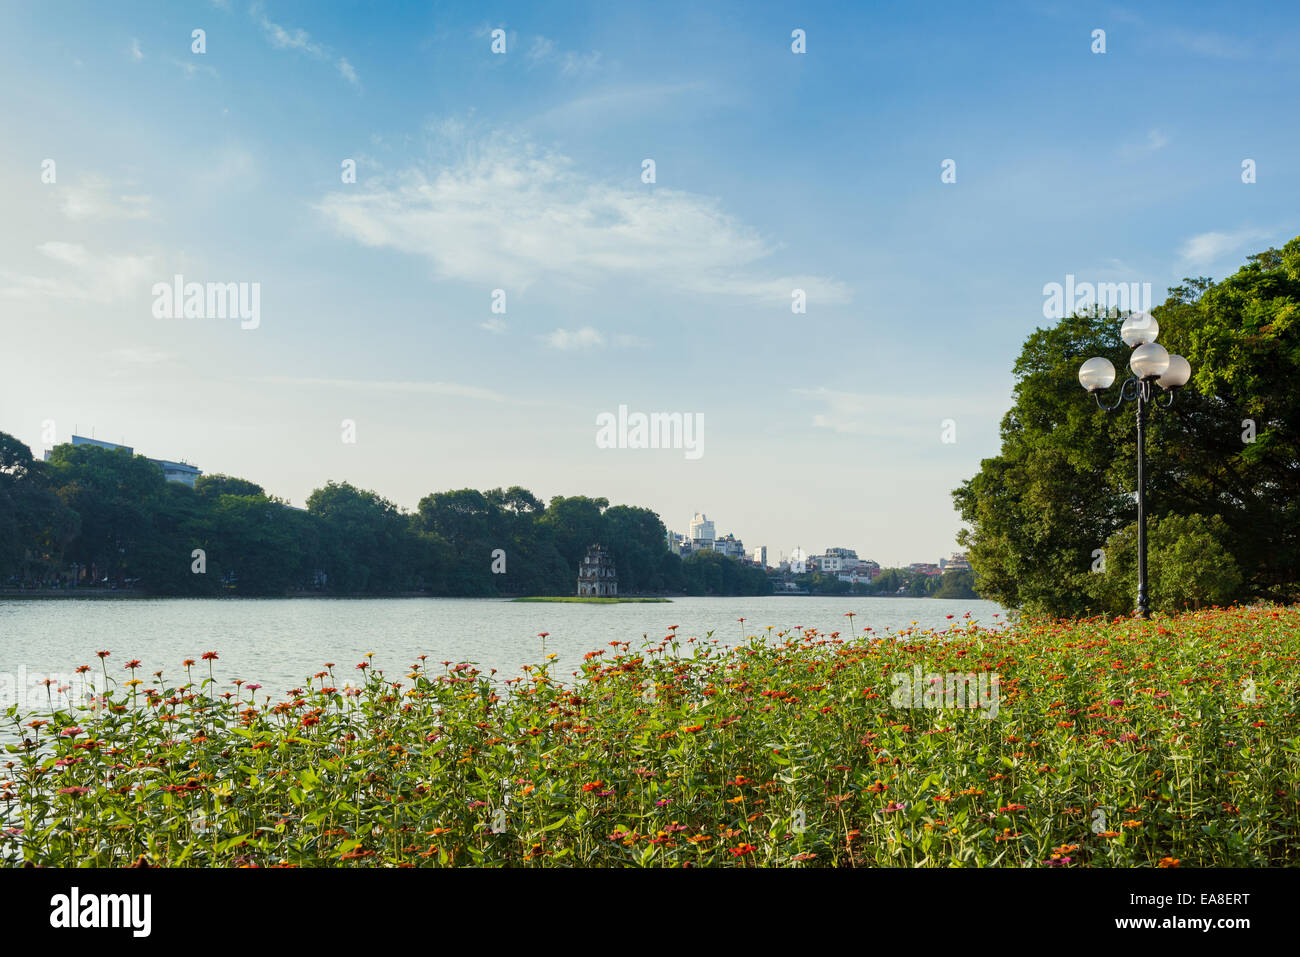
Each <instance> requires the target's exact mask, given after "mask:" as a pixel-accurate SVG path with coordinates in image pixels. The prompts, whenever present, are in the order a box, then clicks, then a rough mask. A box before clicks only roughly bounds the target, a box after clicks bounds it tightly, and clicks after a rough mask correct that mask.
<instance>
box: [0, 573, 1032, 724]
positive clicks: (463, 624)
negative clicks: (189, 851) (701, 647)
mask: <svg viewBox="0 0 1300 957" xmlns="http://www.w3.org/2000/svg"><path fill="white" fill-rule="evenodd" d="M850 611H851V612H854V613H855V614H856V616H857V617H856V618H855V619H854V622H855V625H856V630H857V631H858V632H859V633H861V632H862V630H863V629H864V628H867V627H870V628H873V629H874V630H875V631H877V632H884V631H888V630H895V631H896V630H899V629H902V628H906V627H907V626H908V625H909V624H911V623H912V622H914V621H915V622H917V623H919V625H920V626H922V627H935V628H944V627H947V626H948V625H949V624H951V623H952V622H951V621H950V620H949V619H948V616H949V615H951V616H953V620H954V621H955V620H958V619H960V618H962V616H963V615H965V614H966V613H968V612H969V613H970V617H971V618H972V619H975V620H977V621H979V622H980V623H981V624H984V625H990V626H993V625H997V624H998V623H1000V622H1002V621H1003V620H1004V617H1005V614H1006V612H1005V611H1004V609H1002V608H1001V607H1000V606H999V605H997V604H996V603H994V602H989V601H964V600H962V601H948V600H940V599H934V598H819V597H809V596H771V597H764V598H678V599H674V600H673V601H672V602H671V603H664V604H639V603H638V604H631V603H629V604H617V605H588V604H559V603H555V604H552V603H542V602H510V601H503V600H500V599H474V598H428V599H424V598H399V599H369V600H348V599H326V598H295V599H223V600H213V599H183V598H177V599H171V598H161V599H131V600H106V599H59V600H8V601H5V600H0V680H5V676H8V677H7V681H8V682H10V683H11V685H12V684H21V683H22V682H23V679H24V676H25V677H26V679H27V680H28V681H30V680H31V679H32V676H40V675H44V674H53V675H68V674H71V673H73V672H74V671H75V669H76V667H77V666H78V665H83V664H85V665H92V666H94V671H95V672H98V671H99V661H98V659H97V658H96V657H95V653H96V652H97V651H100V650H105V651H110V652H112V655H111V657H110V658H109V659H108V662H109V674H110V675H113V676H116V675H115V673H117V672H121V671H122V668H123V666H124V665H125V663H126V662H127V661H128V660H130V659H132V658H138V659H140V661H141V670H140V672H139V674H140V675H141V677H144V678H146V679H149V678H150V676H151V675H152V673H153V672H154V671H157V670H159V669H162V670H163V671H164V672H165V680H173V679H181V678H182V677H183V670H182V668H181V662H182V661H183V660H184V659H185V658H198V657H199V656H200V655H201V654H202V653H203V652H205V651H216V652H217V653H218V654H219V655H220V656H221V657H220V661H219V662H218V663H217V669H216V675H217V678H218V681H219V682H222V683H223V684H224V683H226V682H228V681H230V680H232V679H235V678H242V679H244V680H245V681H256V682H259V683H260V684H261V685H262V686H263V688H264V690H263V691H262V692H261V694H267V693H272V694H275V695H276V696H278V695H279V694H281V693H283V692H285V691H287V690H288V689H290V688H294V687H298V686H300V685H302V684H303V683H304V681H305V679H306V677H307V676H308V675H311V674H314V673H316V672H317V671H320V670H321V669H322V667H323V665H324V663H325V662H327V661H332V662H335V663H336V665H338V667H337V668H336V669H335V673H336V675H338V676H339V677H340V679H344V680H350V679H351V678H352V677H353V675H354V670H353V669H354V666H355V665H356V664H357V662H359V661H361V660H362V659H363V656H364V655H365V654H366V652H370V651H373V652H374V653H375V657H374V659H373V660H374V665H375V667H377V668H382V669H383V670H384V671H386V672H388V673H389V674H390V675H392V676H393V677H394V679H397V678H398V677H400V676H401V675H403V674H405V672H406V669H407V668H408V667H409V666H410V665H411V663H413V662H414V661H416V660H417V656H418V655H422V654H423V655H428V656H429V657H428V664H429V665H430V666H434V664H435V662H437V663H440V662H442V661H444V660H451V661H455V662H460V661H473V662H476V663H478V665H479V666H480V667H482V668H483V669H484V670H486V669H488V668H496V669H497V672H498V675H497V677H498V678H505V677H513V676H515V675H518V674H519V669H520V668H521V667H522V666H523V665H525V664H536V663H539V662H540V661H541V660H542V641H541V639H540V638H538V637H537V633H538V632H541V631H545V632H549V633H550V634H549V636H548V637H547V639H546V651H547V653H555V654H557V655H558V657H557V659H556V661H555V665H556V666H558V667H554V668H553V672H552V673H554V674H559V675H565V676H567V675H568V674H569V673H570V672H572V671H574V670H576V669H577V668H578V666H579V664H580V663H581V661H582V656H583V654H585V653H586V652H588V651H593V650H596V649H599V648H604V647H606V646H607V644H608V643H609V642H610V641H630V642H632V646H633V647H634V648H636V647H637V646H639V645H640V643H641V641H642V636H645V637H647V638H649V639H651V640H655V641H657V640H658V639H660V638H662V637H663V636H665V635H667V634H668V626H669V625H677V626H678V629H677V634H678V635H679V636H680V637H681V638H682V639H686V638H689V637H697V638H700V639H703V638H704V637H705V635H706V634H707V633H708V632H709V631H712V632H713V637H714V638H715V639H718V640H719V644H720V645H736V644H739V643H740V641H741V638H742V632H741V629H742V625H741V624H740V623H739V622H737V619H738V618H744V619H745V623H744V625H743V628H744V635H745V636H749V635H760V636H761V635H766V634H768V632H767V630H766V626H768V625H772V626H774V628H773V633H775V632H776V631H781V630H785V629H788V628H793V627H795V626H796V625H798V626H803V627H806V628H816V629H818V630H820V631H822V632H831V631H839V632H841V633H842V634H845V635H847V634H848V633H849V628H848V623H849V622H848V619H846V618H845V617H844V615H845V612H850ZM433 670H437V671H440V670H441V666H440V664H439V665H437V666H435V667H434V669H433ZM206 672H207V669H206V667H204V668H202V669H196V671H195V673H196V675H197V674H199V673H202V674H204V675H206ZM5 691H9V693H8V694H5V693H4V692H5ZM0 697H4V698H5V699H6V700H4V701H3V705H8V704H12V703H13V699H12V687H10V688H4V689H0ZM42 704H43V702H42Z"/></svg>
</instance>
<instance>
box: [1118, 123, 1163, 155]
mask: <svg viewBox="0 0 1300 957" xmlns="http://www.w3.org/2000/svg"><path fill="white" fill-rule="evenodd" d="M1168 145H1169V137H1168V136H1167V135H1166V134H1165V133H1164V132H1163V131H1162V130H1157V129H1151V130H1147V135H1146V138H1145V139H1143V140H1141V141H1140V142H1136V143H1128V144H1126V145H1124V146H1121V147H1120V154H1121V155H1122V156H1124V157H1126V158H1128V159H1136V158H1138V157H1141V156H1150V155H1151V154H1152V153H1158V152H1159V151H1160V150H1162V149H1164V148H1165V147H1166V146H1168Z"/></svg>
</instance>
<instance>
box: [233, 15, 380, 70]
mask: <svg viewBox="0 0 1300 957" xmlns="http://www.w3.org/2000/svg"><path fill="white" fill-rule="evenodd" d="M248 13H249V16H251V17H252V18H253V20H254V21H255V22H256V23H257V24H258V25H259V26H261V28H262V32H263V33H264V34H265V35H266V39H267V40H268V41H269V42H270V44H271V46H273V47H275V49H277V50H295V51H297V52H299V53H305V54H307V55H308V56H310V57H312V58H313V59H316V60H321V61H323V62H325V63H332V64H334V68H335V69H336V70H338V71H339V75H340V76H341V77H343V79H345V80H347V81H348V82H349V83H351V84H352V85H353V86H356V87H359V86H360V85H361V79H360V77H358V76H357V71H356V70H355V69H353V67H352V64H351V63H349V62H348V60H347V58H346V57H341V56H335V55H334V52H333V51H332V50H331V49H330V48H329V47H327V46H325V45H324V44H322V43H318V42H316V41H315V40H313V39H312V38H311V34H310V33H308V32H307V31H306V30H302V29H298V28H288V27H283V26H281V25H280V24H278V23H272V22H271V20H270V19H269V18H268V17H267V15H266V11H265V10H264V9H263V8H262V5H261V4H260V3H255V4H253V5H252V6H251V7H250V8H249V11H248Z"/></svg>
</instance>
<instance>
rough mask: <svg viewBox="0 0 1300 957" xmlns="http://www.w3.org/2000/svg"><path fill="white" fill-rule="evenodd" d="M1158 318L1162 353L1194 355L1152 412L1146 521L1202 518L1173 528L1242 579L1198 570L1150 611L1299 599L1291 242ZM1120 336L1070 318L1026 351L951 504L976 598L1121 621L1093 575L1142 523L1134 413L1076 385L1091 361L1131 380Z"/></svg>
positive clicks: (1114, 326) (1298, 424)
mask: <svg viewBox="0 0 1300 957" xmlns="http://www.w3.org/2000/svg"><path fill="white" fill-rule="evenodd" d="M1153 313H1154V315H1155V317H1156V319H1157V321H1158V322H1159V325H1160V335H1159V341H1160V343H1161V344H1162V345H1164V346H1165V348H1167V349H1168V350H1169V351H1170V352H1171V353H1176V354H1179V355H1183V356H1185V357H1186V358H1187V359H1188V361H1189V362H1190V363H1191V365H1192V375H1193V378H1192V381H1191V382H1190V383H1189V384H1188V386H1187V387H1186V388H1185V389H1182V390H1180V391H1179V393H1178V394H1177V395H1176V396H1175V399H1174V403H1173V405H1172V407H1170V408H1167V409H1166V408H1157V407H1153V408H1151V409H1150V414H1149V415H1148V420H1147V421H1148V435H1147V462H1148V468H1147V472H1148V475H1147V505H1148V512H1149V514H1150V515H1151V516H1152V517H1153V522H1154V523H1157V524H1158V523H1159V522H1160V520H1162V519H1164V518H1166V517H1167V516H1180V517H1183V518H1187V519H1190V518H1191V517H1193V516H1199V517H1200V521H1199V522H1195V523H1193V524H1192V525H1181V526H1180V525H1177V524H1174V525H1169V526H1167V527H1168V528H1169V529H1170V530H1173V529H1177V528H1181V529H1182V530H1183V531H1186V532H1188V533H1189V534H1190V533H1191V532H1192V531H1193V530H1194V531H1195V533H1196V538H1197V540H1199V541H1201V542H1202V544H1203V545H1204V547H1207V548H1208V547H1210V546H1209V544H1207V543H1209V542H1213V543H1215V546H1216V547H1218V546H1221V547H1222V549H1223V550H1224V552H1225V554H1226V558H1227V561H1229V562H1230V563H1231V565H1232V566H1235V568H1236V569H1237V570H1238V571H1239V572H1240V577H1239V580H1238V581H1237V582H1236V584H1234V585H1233V586H1232V587H1231V588H1230V589H1229V588H1225V579H1224V576H1222V575H1220V574H1219V573H1218V572H1217V571H1212V570H1211V569H1210V568H1209V566H1208V565H1205V563H1202V564H1201V566H1199V567H1201V568H1202V570H1201V572H1199V573H1198V574H1199V576H1200V577H1199V578H1194V579H1192V580H1186V579H1184V580H1183V581H1182V583H1181V584H1178V585H1177V586H1176V589H1177V591H1176V597H1171V596H1172V595H1174V592H1171V593H1170V594H1169V595H1162V594H1153V596H1152V598H1153V600H1154V601H1155V603H1156V604H1157V606H1165V605H1167V603H1168V602H1169V601H1182V602H1184V603H1187V602H1189V601H1190V602H1194V601H1195V600H1197V597H1198V595H1199V597H1200V598H1201V599H1202V600H1209V599H1210V597H1211V595H1213V596H1214V598H1213V600H1218V601H1227V600H1239V599H1253V598H1261V599H1275V600H1281V601H1287V600H1295V599H1296V598H1297V597H1300V584H1298V583H1300V390H1297V389H1296V388H1295V386H1294V383H1295V382H1297V381H1300V378H1298V377H1300V325H1298V324H1297V320H1298V319H1300V237H1298V238H1296V239H1293V240H1292V241H1291V242H1289V243H1287V244H1286V245H1285V246H1284V247H1283V248H1282V249H1281V250H1277V249H1269V250H1267V251H1266V252H1263V253H1259V254H1257V255H1254V256H1251V257H1250V259H1249V262H1248V263H1247V264H1246V265H1245V266H1243V267H1242V268H1241V269H1240V270H1239V271H1238V272H1237V273H1235V274H1234V275H1232V276H1230V277H1228V278H1227V279H1224V280H1222V281H1221V282H1217V283H1216V282H1213V281H1212V280H1210V279H1207V278H1198V279H1187V280H1185V281H1184V283H1183V284H1182V285H1180V286H1177V287H1175V288H1173V289H1171V290H1170V291H1169V297H1168V299H1167V300H1166V301H1165V303H1163V304H1162V305H1161V306H1159V307H1157V308H1156V309H1155V310H1153ZM1119 325H1120V323H1119V321H1118V320H1117V319H1116V318H1114V317H1113V316H1112V317H1107V316H1104V315H1072V316H1069V317H1067V318H1065V319H1063V320H1061V321H1060V322H1058V323H1057V324H1056V325H1055V326H1053V327H1051V328H1047V329H1038V330H1036V331H1035V332H1034V333H1033V334H1031V335H1030V336H1029V338H1028V339H1027V340H1026V342H1025V345H1024V348H1023V350H1022V351H1021V354H1020V357H1019V359H1018V360H1017V361H1016V364H1015V367H1014V372H1015V375H1016V386H1015V389H1014V404H1013V406H1012V408H1011V410H1010V411H1009V412H1007V414H1006V416H1005V417H1004V418H1003V420H1002V428H1001V438H1002V449H1001V452H1000V454H999V455H997V456H995V457H993V458H989V459H985V460H984V461H983V462H982V463H981V464H980V470H979V472H978V473H977V474H976V475H974V476H973V477H972V478H970V479H969V480H967V481H966V482H965V483H963V484H962V486H961V487H960V488H958V489H957V490H955V491H954V493H953V496H954V500H955V502H956V505H957V508H958V510H959V511H960V513H961V516H962V518H963V519H964V520H965V521H966V522H967V523H968V525H969V528H968V529H965V530H964V531H963V532H962V534H961V537H960V538H959V541H961V542H962V544H964V545H965V546H966V547H967V549H968V554H969V557H970V561H971V564H972V566H973V567H974V569H975V573H976V575H977V576H978V578H979V581H980V593H981V594H982V595H983V596H984V597H987V598H992V599H994V600H996V601H1000V602H1002V603H1003V604H1005V605H1008V606H1012V607H1021V608H1024V609H1026V610H1028V611H1033V612H1042V613H1048V614H1054V615H1081V614H1087V613H1089V612H1093V611H1099V610H1114V602H1113V601H1112V600H1110V599H1108V598H1105V597H1103V596H1105V595H1108V594H1109V592H1107V591H1106V589H1105V588H1100V587H1099V586H1098V584H1097V582H1095V581H1094V580H1093V576H1094V575H1097V574H1099V572H1097V571H1094V566H1096V564H1097V558H1098V555H1099V554H1106V548H1107V543H1108V542H1111V540H1112V537H1113V536H1115V535H1116V534H1117V533H1118V532H1120V531H1121V530H1123V529H1125V528H1126V527H1127V526H1130V525H1133V523H1134V522H1135V521H1136V503H1135V500H1134V496H1133V492H1134V488H1135V485H1136V464H1135V463H1136V434H1135V428H1134V420H1133V413H1132V404H1131V403H1126V404H1124V405H1123V406H1122V407H1121V410H1120V411H1118V412H1116V413H1112V414H1109V415H1107V414H1104V413H1102V412H1101V411H1099V410H1098V409H1097V407H1096V404H1095V403H1094V402H1093V401H1092V399H1091V398H1090V397H1088V396H1087V395H1086V394H1085V393H1084V392H1083V391H1082V389H1080V387H1079V384H1078V378H1077V373H1078V367H1079V364H1080V363H1081V362H1082V361H1083V360H1084V359H1086V358H1088V357H1089V356H1093V355H1099V356H1105V357H1106V358H1108V359H1110V360H1111V362H1113V363H1114V365H1115V367H1116V369H1117V370H1126V367H1127V363H1128V357H1129V352H1130V350H1129V349H1128V347H1127V346H1125V345H1124V344H1123V342H1122V341H1120V339H1119V336H1118V332H1119ZM1125 374H1126V372H1125V371H1120V372H1119V378H1121V379H1122V378H1123V377H1124V375H1125ZM1115 388H1116V387H1114V386H1113V387H1112V390H1111V391H1112V396H1113V394H1114V389H1115ZM1156 391H1157V392H1159V390H1158V389H1157V390H1156ZM1125 412H1127V414H1123V413H1125ZM1122 542H1123V540H1122V539H1121V540H1120V544H1122ZM1108 557H1109V556H1108ZM1152 560H1153V562H1154V560H1155V556H1152ZM1166 560H1168V558H1167V556H1166ZM1121 567H1123V565H1122V562H1121ZM1193 567H1198V566H1193ZM1184 572H1186V568H1184ZM1116 574H1118V573H1116ZM1233 577H1234V576H1233V575H1232V574H1231V572H1230V573H1229V574H1228V575H1227V580H1228V581H1231V580H1232V579H1233ZM1111 580H1112V582H1113V581H1115V578H1114V577H1113V576H1112V579H1111ZM1173 581H1174V579H1173V578H1168V579H1165V578H1162V579H1160V584H1159V586H1158V587H1159V588H1161V589H1166V588H1169V589H1174V588H1175V586H1174V584H1173ZM1153 587H1155V586H1154V583H1153Z"/></svg>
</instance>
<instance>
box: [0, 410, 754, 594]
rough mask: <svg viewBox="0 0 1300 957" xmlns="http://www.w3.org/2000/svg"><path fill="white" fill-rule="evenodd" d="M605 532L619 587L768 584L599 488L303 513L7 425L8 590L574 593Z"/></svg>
mask: <svg viewBox="0 0 1300 957" xmlns="http://www.w3.org/2000/svg"><path fill="white" fill-rule="evenodd" d="M597 543H599V544H603V545H605V546H606V547H607V548H608V549H609V550H610V553H611V554H612V556H613V558H614V561H615V563H616V565H617V569H618V574H619V591H620V593H622V594H637V593H646V592H649V593H661V594H682V593H684V592H685V591H687V590H688V588H689V589H692V590H693V591H694V593H698V594H746V595H750V594H765V593H766V591H767V589H768V585H767V577H766V575H764V574H763V573H762V572H761V571H759V570H758V569H754V568H751V567H749V566H743V565H741V564H740V563H737V562H732V561H730V560H726V561H725V562H724V563H721V564H719V563H718V562H716V561H715V560H714V559H713V558H711V559H707V560H705V561H704V563H703V564H699V565H695V566H692V567H691V571H690V574H689V575H688V574H687V571H686V570H685V569H684V568H683V564H682V560H681V559H680V558H679V557H678V556H676V555H674V554H672V552H671V551H669V549H668V545H667V530H666V529H665V528H664V524H663V522H662V521H660V519H659V516H658V515H656V514H655V513H654V512H653V511H651V510H650V509H646V508H638V507H635V506H628V505H616V506H614V507H613V508H610V507H609V502H608V500H607V499H604V498H588V497H585V496H572V497H565V496H556V497H555V498H553V499H551V502H550V505H549V506H548V505H547V504H545V503H544V502H543V501H542V500H541V499H539V498H538V497H537V496H535V495H533V494H532V493H531V492H530V491H528V490H527V489H525V488H521V487H519V486H517V485H516V486H512V487H510V488H508V489H501V488H495V489H489V490H488V491H486V492H480V491H477V490H476V489H458V490H454V491H446V492H436V493H433V494H430V495H426V496H425V497H424V498H422V499H421V500H420V503H419V506H418V508H417V510H416V511H415V513H414V514H411V513H407V512H405V511H403V510H402V509H401V508H399V507H398V506H397V505H395V504H394V503H393V502H390V501H388V500H387V499H385V498H383V497H381V496H380V495H378V494H376V493H375V492H372V491H367V490H364V489H359V488H356V487H355V486H353V485H351V484H349V483H347V482H328V483H326V485H325V486H324V487H323V488H319V489H317V490H316V491H314V492H313V493H312V494H311V496H310V497H309V498H308V500H307V508H306V509H305V510H304V509H297V508H293V507H291V506H289V505H288V504H287V503H285V502H283V501H281V500H279V499H276V498H273V497H270V496H268V495H267V494H266V492H265V490H264V489H263V488H262V486H260V485H257V484H256V483H254V482H250V481H248V480H247V479H242V478H237V477H234V476H229V475H204V476H200V477H199V479H198V480H197V481H196V482H195V486H194V488H192V489H191V488H188V487H186V486H184V485H181V484H178V483H173V482H167V481H165V480H164V479H163V477H162V474H161V472H160V471H159V469H158V468H157V466H155V465H154V464H153V463H151V462H150V461H149V460H148V459H146V458H144V457H143V456H139V455H131V454H130V453H129V452H127V451H126V450H124V449H117V450H109V449H104V448H100V447H98V446H89V445H87V446H76V447H73V446H70V445H61V446H59V447H57V448H56V449H55V450H54V451H53V453H52V454H51V457H50V461H49V462H48V463H46V462H40V461H36V460H35V459H34V458H33V457H32V454H31V450H30V449H28V447H27V446H26V445H24V444H23V443H21V442H19V441H18V440H17V439H15V438H13V437H12V436H9V435H6V434H4V433H0V586H4V585H10V584H18V583H22V582H27V583H37V582H39V583H40V584H41V586H42V587H48V586H50V585H52V584H54V583H57V582H60V581H64V582H67V581H71V579H72V578H73V577H74V574H73V573H74V570H75V571H77V572H78V573H77V575H76V578H77V579H78V582H79V584H81V585H86V584H92V583H111V584H114V585H121V584H128V583H130V584H136V583H138V585H139V587H141V588H143V589H145V590H147V591H148V592H150V593H152V594H160V595H187V596H188V595H192V596H204V595H283V594H286V593H289V592H303V591H306V592H319V593H323V594H336V595H390V594H429V595H458V596H485V597H487V596H497V595H556V596H560V595H572V594H573V591H574V587H575V581H576V576H577V570H578V564H579V562H580V561H581V560H582V558H583V556H585V554H586V551H587V549H588V547H590V546H591V545H593V544H597ZM195 550H202V552H203V560H204V561H205V562H206V571H205V572H204V573H203V574H196V573H195V571H194V570H193V562H194V560H195V559H194V553H195ZM498 557H500V561H498V560H497V559H498ZM715 558H716V559H718V560H721V559H722V556H720V555H719V556H715ZM502 566H504V571H502ZM733 566H734V567H733ZM81 570H84V573H81Z"/></svg>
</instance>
